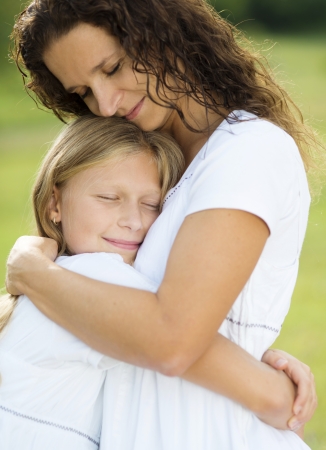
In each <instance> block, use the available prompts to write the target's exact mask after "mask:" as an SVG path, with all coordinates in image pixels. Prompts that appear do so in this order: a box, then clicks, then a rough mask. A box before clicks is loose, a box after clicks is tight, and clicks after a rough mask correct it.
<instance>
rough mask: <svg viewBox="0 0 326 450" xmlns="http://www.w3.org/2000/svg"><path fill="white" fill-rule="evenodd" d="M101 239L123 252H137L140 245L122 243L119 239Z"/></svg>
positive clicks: (137, 243) (129, 242)
mask: <svg viewBox="0 0 326 450" xmlns="http://www.w3.org/2000/svg"><path fill="white" fill-rule="evenodd" d="M103 239H104V240H105V241H106V242H108V243H109V244H111V245H114V246H115V247H118V248H122V249H123V250H138V249H139V247H140V244H141V242H134V241H123V240H121V239H108V238H103Z"/></svg>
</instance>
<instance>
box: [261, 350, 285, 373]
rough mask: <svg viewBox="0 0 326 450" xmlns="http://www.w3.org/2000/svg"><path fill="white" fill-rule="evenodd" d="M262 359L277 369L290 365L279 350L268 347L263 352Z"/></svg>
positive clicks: (283, 368)
mask: <svg viewBox="0 0 326 450" xmlns="http://www.w3.org/2000/svg"><path fill="white" fill-rule="evenodd" d="M262 361H263V362H264V363H266V364H268V365H270V366H271V367H274V369H277V370H285V369H286V368H287V366H288V360H287V359H286V358H285V357H284V356H283V355H282V354H280V352H279V351H278V350H273V349H268V350H267V351H266V352H265V353H264V354H263V357H262Z"/></svg>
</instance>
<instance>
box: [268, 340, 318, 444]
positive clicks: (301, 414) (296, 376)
mask: <svg viewBox="0 0 326 450" xmlns="http://www.w3.org/2000/svg"><path fill="white" fill-rule="evenodd" d="M262 361H263V362H265V363H266V364H269V365H270V366H272V367H274V369H277V370H283V371H284V372H285V373H286V375H287V376H288V377H289V378H290V379H291V380H292V381H293V383H294V384H296V386H297V396H296V399H295V401H294V404H293V416H292V417H291V419H290V420H289V422H288V425H289V428H290V429H291V430H293V431H296V432H298V431H299V430H300V429H301V428H302V430H303V425H304V424H305V423H306V422H308V421H309V420H310V419H311V418H312V416H313V414H314V412H315V409H316V408H317V394H316V386H315V380H314V376H313V374H312V373H311V370H310V367H308V366H307V365H306V364H304V363H302V362H301V361H299V360H298V359H296V358H294V357H293V356H292V355H289V354H288V353H286V352H284V351H282V350H274V349H269V350H267V351H266V352H265V353H264V355H263V357H262ZM302 433H303V431H302ZM298 434H299V433H298ZM299 435H300V434H299Z"/></svg>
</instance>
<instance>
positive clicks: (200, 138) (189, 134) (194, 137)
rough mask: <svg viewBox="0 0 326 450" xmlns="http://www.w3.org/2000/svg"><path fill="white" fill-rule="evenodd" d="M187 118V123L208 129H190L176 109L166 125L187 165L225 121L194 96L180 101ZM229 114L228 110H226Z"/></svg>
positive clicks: (196, 127) (195, 127)
mask: <svg viewBox="0 0 326 450" xmlns="http://www.w3.org/2000/svg"><path fill="white" fill-rule="evenodd" d="M179 105H180V107H181V109H182V111H183V113H184V117H185V120H186V121H187V123H188V124H189V125H190V126H191V127H193V128H194V129H198V130H206V131H203V132H200V133H195V132H193V131H191V130H189V129H188V128H187V127H186V126H185V125H184V124H183V123H182V120H181V119H180V117H179V115H178V114H177V112H176V111H174V113H173V114H172V115H171V119H170V121H169V123H168V124H166V126H165V127H164V131H166V132H168V133H169V134H171V135H172V136H173V138H174V139H175V140H176V141H177V142H178V144H179V145H180V147H181V150H182V152H183V154H184V157H185V161H186V167H188V166H189V164H190V163H191V161H192V160H193V159H194V157H195V156H196V155H197V153H198V152H199V151H200V149H201V148H202V147H203V146H204V144H205V143H206V142H207V140H208V138H209V137H210V136H211V134H212V133H213V132H214V131H215V130H216V128H217V127H218V126H219V125H220V124H221V122H222V121H223V117H222V116H220V115H218V114H216V113H214V112H212V111H209V110H207V109H206V108H205V107H204V106H202V105H199V104H198V103H197V102H196V101H195V100H193V99H192V98H189V97H187V98H184V99H181V100H180V103H179ZM225 113H226V114H227V112H226V111H225Z"/></svg>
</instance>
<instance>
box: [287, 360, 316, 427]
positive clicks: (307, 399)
mask: <svg viewBox="0 0 326 450" xmlns="http://www.w3.org/2000/svg"><path fill="white" fill-rule="evenodd" d="M287 371H288V370H286V371H285V373H287ZM287 375H288V376H289V377H290V378H291V379H292V380H293V381H294V383H296V384H297V395H296V398H295V401H294V404H293V414H294V417H295V418H293V420H292V418H291V423H292V424H293V423H294V422H295V421H297V422H299V423H301V424H302V423H306V422H308V421H309V420H310V419H311V417H312V416H313V414H314V412H315V409H316V407H317V394H316V387H315V381H314V376H313V374H312V373H311V371H310V368H309V367H308V366H306V365H302V366H301V367H300V369H299V368H297V369H296V370H293V371H291V370H290V368H289V373H287Z"/></svg>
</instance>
